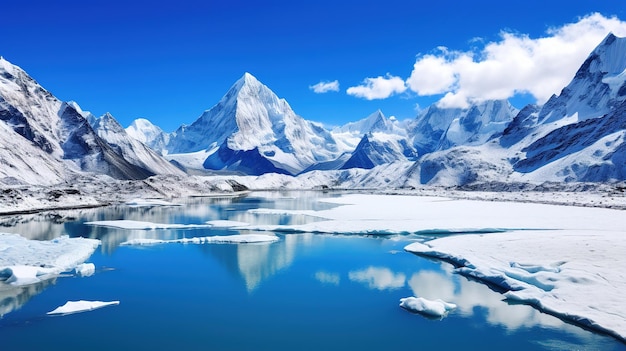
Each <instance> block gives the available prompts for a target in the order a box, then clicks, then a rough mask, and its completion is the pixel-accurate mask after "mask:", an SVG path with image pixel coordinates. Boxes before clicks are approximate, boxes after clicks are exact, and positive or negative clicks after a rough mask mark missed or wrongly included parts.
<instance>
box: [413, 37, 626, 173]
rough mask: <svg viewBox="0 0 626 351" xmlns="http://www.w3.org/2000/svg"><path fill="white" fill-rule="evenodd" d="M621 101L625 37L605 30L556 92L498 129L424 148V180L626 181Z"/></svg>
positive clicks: (625, 88) (625, 82)
mask: <svg viewBox="0 0 626 351" xmlns="http://www.w3.org/2000/svg"><path fill="white" fill-rule="evenodd" d="M625 100H626V38H617V37H615V36H614V35H613V34H609V35H607V37H606V38H605V39H604V40H603V41H602V42H601V43H600V44H599V45H598V46H597V47H596V48H595V49H594V50H593V51H592V53H591V54H590V55H589V56H588V58H587V59H586V60H585V62H584V63H583V65H582V66H581V67H580V69H579V70H578V71H577V73H576V74H575V76H574V77H573V79H572V81H571V82H570V83H569V84H568V85H567V86H566V87H565V88H563V90H562V91H561V94H559V95H558V96H557V95H555V96H553V97H552V98H550V99H549V100H548V102H547V103H546V104H545V105H543V106H536V105H528V106H526V107H525V108H523V109H522V110H521V111H520V112H519V113H518V114H517V116H515V118H514V119H513V120H512V121H511V123H509V124H508V126H507V127H506V128H505V129H504V130H503V132H502V134H501V136H499V137H497V138H495V139H493V140H492V141H491V142H490V143H487V144H484V145H483V146H482V147H468V146H460V147H455V148H452V149H450V150H449V151H440V152H434V153H432V154H430V155H426V156H425V157H424V158H423V159H421V161H420V167H421V168H422V170H421V175H422V176H421V182H423V183H431V184H442V183H446V184H452V185H454V184H456V185H459V184H461V185H462V184H467V183H471V182H478V181H482V182H489V181H499V182H534V183H541V182H545V181H555V182H563V181H565V182H573V181H594V182H607V181H619V180H624V179H626V174H625V172H624V161H625V160H626V154H625V152H626V151H625V150H626V145H625V144H624V134H625V133H626V122H624V121H625V120H626V109H625V107H624V101H625ZM451 155H454V157H450V156H451ZM479 160H480V162H479ZM443 179H445V180H443Z"/></svg>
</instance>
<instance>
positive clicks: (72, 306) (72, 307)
mask: <svg viewBox="0 0 626 351" xmlns="http://www.w3.org/2000/svg"><path fill="white" fill-rule="evenodd" d="M119 304H120V302H119V301H107V302H104V301H85V300H80V301H68V302H66V303H65V305H63V306H59V307H57V308H56V309H54V310H53V311H50V312H48V313H47V314H49V315H67V314H72V313H79V312H86V311H93V310H95V309H98V308H102V307H106V306H113V305H119Z"/></svg>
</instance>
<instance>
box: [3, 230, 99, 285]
mask: <svg viewBox="0 0 626 351" xmlns="http://www.w3.org/2000/svg"><path fill="white" fill-rule="evenodd" d="M98 245H100V241H99V240H96V239H84V238H69V237H67V236H62V237H59V238H56V239H53V240H49V241H38V240H28V239H26V238H24V237H22V236H20V235H17V234H2V233H0V281H5V282H6V283H10V284H12V285H23V284H32V283H36V282H38V281H40V280H41V279H46V278H48V277H50V276H53V275H56V274H59V273H61V272H68V271H71V270H72V269H74V268H75V267H76V266H78V265H79V264H81V263H83V262H84V261H85V260H86V259H88V258H89V256H91V254H92V253H93V252H94V251H95V249H96V248H97V247H98Z"/></svg>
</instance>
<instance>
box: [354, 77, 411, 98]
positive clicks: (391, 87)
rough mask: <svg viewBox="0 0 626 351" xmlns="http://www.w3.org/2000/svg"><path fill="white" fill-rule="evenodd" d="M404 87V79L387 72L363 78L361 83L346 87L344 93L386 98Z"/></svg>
mask: <svg viewBox="0 0 626 351" xmlns="http://www.w3.org/2000/svg"><path fill="white" fill-rule="evenodd" d="M406 89H407V87H406V85H405V83H404V79H402V78H400V77H396V76H392V75H390V74H389V73H387V75H386V76H384V77H383V76H378V77H376V78H365V80H364V81H363V83H362V84H361V85H358V86H355V87H350V88H348V89H347V90H346V93H348V95H352V96H356V97H360V98H364V99H367V100H375V99H386V98H388V97H390V96H391V95H393V94H400V93H403V92H405V91H406Z"/></svg>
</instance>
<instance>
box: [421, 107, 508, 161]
mask: <svg viewBox="0 0 626 351" xmlns="http://www.w3.org/2000/svg"><path fill="white" fill-rule="evenodd" d="M517 113H518V110H517V109H516V108H514V107H513V106H512V105H511V104H510V103H509V102H508V101H507V100H488V101H484V102H480V103H477V104H474V105H472V106H470V107H468V108H465V109H460V108H441V107H439V106H437V104H434V105H431V106H430V107H428V108H426V109H424V110H423V111H422V112H420V114H419V115H418V116H417V118H416V119H415V121H414V125H413V127H412V131H411V134H412V137H413V146H414V147H415V149H416V150H417V152H418V154H419V155H424V154H428V153H431V152H433V151H437V150H445V149H448V148H451V147H453V146H457V145H481V144H484V143H485V142H487V141H488V140H489V139H490V138H492V137H493V136H495V135H498V134H499V133H501V132H502V131H503V130H504V129H505V128H506V127H507V125H508V124H509V122H511V120H513V117H515V115H516V114H517Z"/></svg>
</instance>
